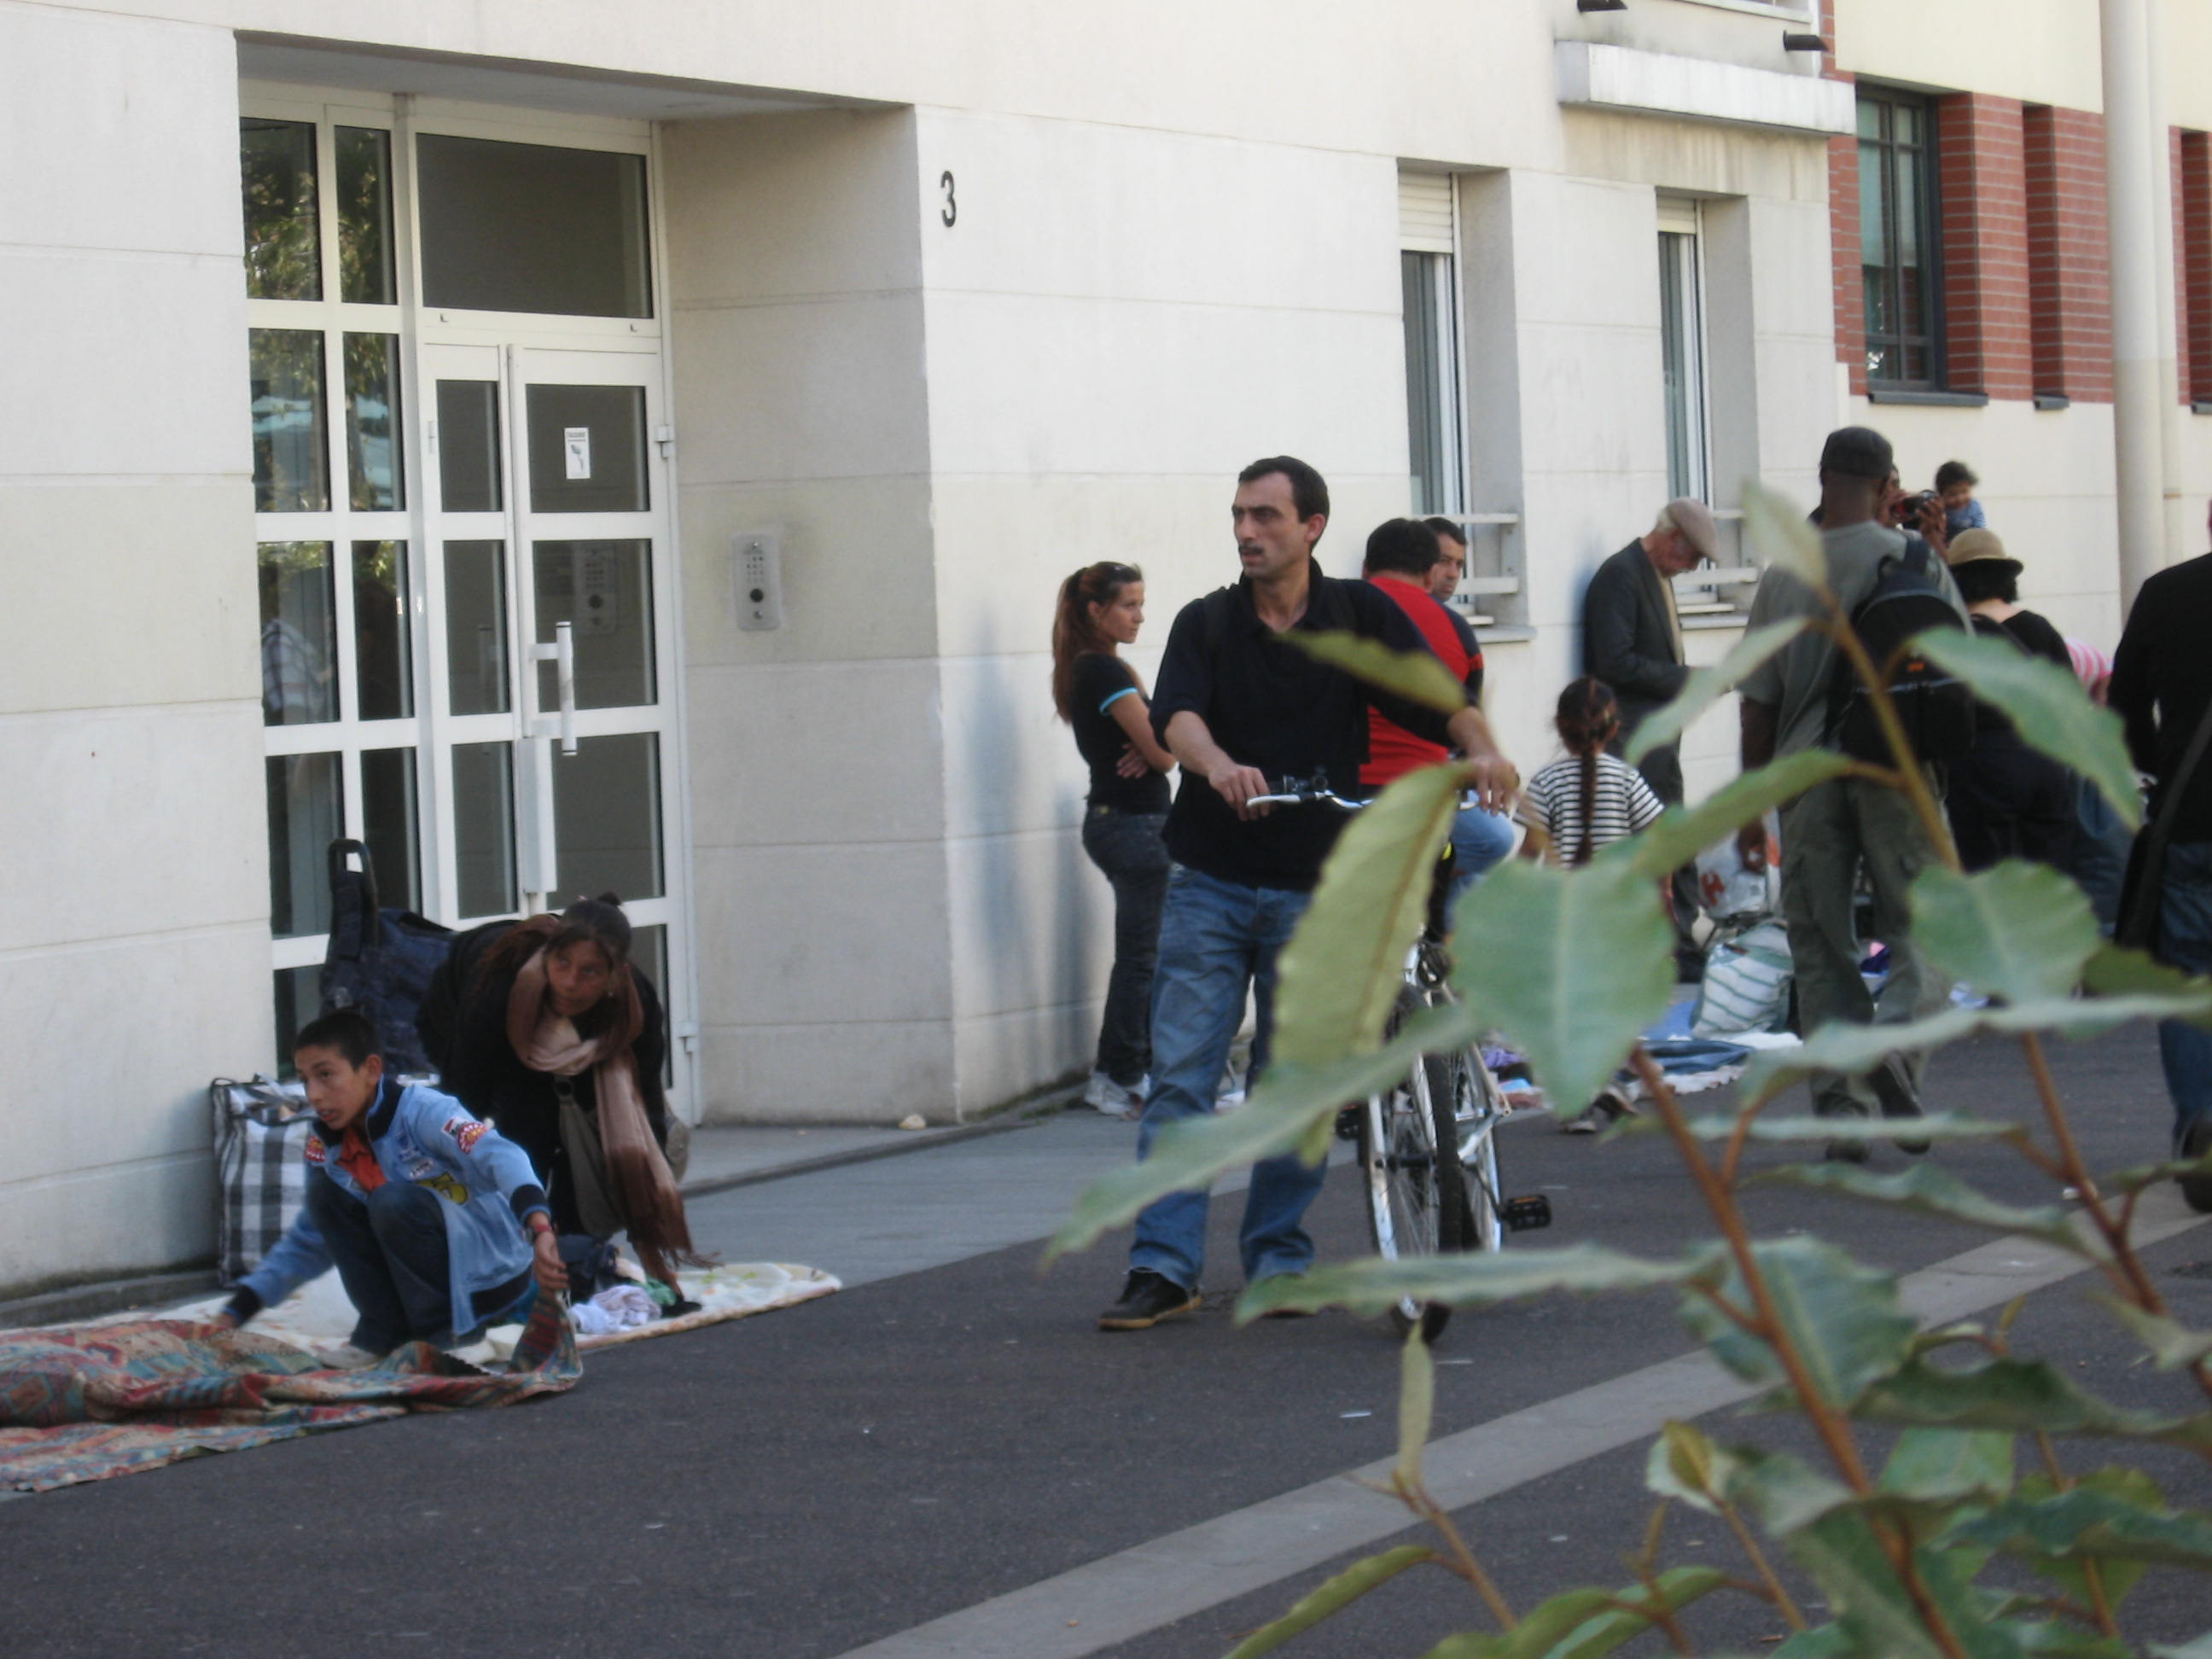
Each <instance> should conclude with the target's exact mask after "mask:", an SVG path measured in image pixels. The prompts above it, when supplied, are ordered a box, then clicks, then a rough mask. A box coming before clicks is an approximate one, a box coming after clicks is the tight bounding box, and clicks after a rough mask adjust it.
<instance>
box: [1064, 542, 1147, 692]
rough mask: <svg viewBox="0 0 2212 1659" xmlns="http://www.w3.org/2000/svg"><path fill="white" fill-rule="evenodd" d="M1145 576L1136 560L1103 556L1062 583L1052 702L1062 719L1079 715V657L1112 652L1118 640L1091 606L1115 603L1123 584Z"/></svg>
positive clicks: (1143, 578) (1124, 585)
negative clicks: (1124, 561) (1119, 561)
mask: <svg viewBox="0 0 2212 1659" xmlns="http://www.w3.org/2000/svg"><path fill="white" fill-rule="evenodd" d="M1142 580H1145V573H1144V572H1143V571H1141V570H1139V569H1138V568H1137V567H1136V566H1134V565H1133V564H1116V563H1115V562H1114V561H1113V560H1111V559H1102V560H1100V561H1099V562H1097V564H1086V565H1085V566H1084V567H1083V568H1082V569H1080V570H1079V571H1077V572H1076V573H1075V574H1073V575H1072V576H1070V577H1069V578H1068V579H1067V580H1066V581H1064V582H1062V583H1061V584H1060V602H1059V603H1058V604H1057V605H1054V607H1053V613H1052V706H1053V707H1054V708H1056V709H1058V710H1059V711H1060V719H1062V720H1073V719H1074V718H1075V659H1077V658H1078V657H1079V656H1081V655H1083V654H1084V653H1085V652H1086V651H1097V652H1102V653H1105V654H1106V655H1108V656H1111V655H1112V654H1113V652H1114V641H1111V640H1109V639H1108V638H1107V637H1106V635H1105V632H1104V630H1103V629H1101V628H1100V627H1099V626H1098V623H1097V620H1096V619H1094V618H1093V617H1092V616H1091V606H1092V605H1111V604H1113V603H1114V601H1115V600H1116V599H1120V598H1121V590H1122V589H1123V588H1125V587H1127V586H1128V585H1129V584H1130V583H1131V582H1140V581H1142Z"/></svg>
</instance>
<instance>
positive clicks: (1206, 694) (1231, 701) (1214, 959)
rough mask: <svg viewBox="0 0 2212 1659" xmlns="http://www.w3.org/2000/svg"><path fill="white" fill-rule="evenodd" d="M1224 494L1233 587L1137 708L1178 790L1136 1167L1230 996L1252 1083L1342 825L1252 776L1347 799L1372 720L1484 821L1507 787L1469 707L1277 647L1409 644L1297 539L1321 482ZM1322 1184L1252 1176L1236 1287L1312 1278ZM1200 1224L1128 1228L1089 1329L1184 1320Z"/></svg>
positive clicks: (1508, 776) (1384, 611)
mask: <svg viewBox="0 0 2212 1659" xmlns="http://www.w3.org/2000/svg"><path fill="white" fill-rule="evenodd" d="M1231 522H1232V525H1233V527H1234V529H1235V532H1236V538H1237V558H1238V560H1239V562H1241V563H1242V565H1243V577H1242V579H1241V580H1239V581H1238V582H1237V584H1236V586H1231V587H1225V588H1219V589H1217V590H1216V591H1215V592H1212V593H1209V594H1207V595H1206V597H1205V598H1203V599H1194V600H1193V601H1192V602H1191V603H1190V604H1188V605H1185V606H1184V607H1183V608H1182V611H1181V612H1180V613H1179V614H1178V615H1177V616H1176V620H1175V626H1174V629H1172V631H1171V632H1170V635H1169V636H1168V645H1167V652H1166V655H1165V657H1164V659H1163V661H1162V663H1161V665H1160V673H1159V681H1158V690H1157V693H1156V695H1155V696H1154V699H1153V702H1152V726H1153V729H1154V731H1156V732H1158V734H1159V737H1160V740H1161V742H1162V743H1163V744H1164V745H1165V746H1166V747H1167V748H1168V749H1169V750H1170V751H1171V752H1172V753H1173V754H1174V755H1175V757H1176V760H1177V761H1178V762H1180V763H1182V782H1181V784H1180V785H1179V786H1178V787H1177V789H1176V799H1175V803H1174V805H1173V806H1172V808H1171V809H1170V811H1169V814H1168V824H1167V845H1168V852H1169V854H1170V857H1172V858H1173V859H1174V860H1175V866H1174V869H1173V871H1172V872H1171V873H1170V877H1169V884H1168V896H1167V905H1166V908H1165V910H1164V912H1163V914H1162V917H1161V921H1160V945H1159V966H1158V971H1157V974H1156V976H1155V978H1154V980H1153V985H1152V1088H1151V1091H1150V1092H1149V1093H1148V1094H1147V1095H1146V1100H1145V1114H1144V1121H1143V1124H1142V1127H1140V1129H1139V1135H1138V1142H1137V1155H1138V1157H1139V1158H1143V1157H1144V1156H1145V1155H1146V1153H1147V1152H1149V1151H1150V1150H1151V1147H1152V1140H1153V1138H1154V1137H1155V1136H1157V1135H1158V1133H1159V1131H1160V1128H1161V1127H1162V1126H1163V1125H1165V1124H1168V1123H1171V1122H1174V1121H1176V1120H1178V1119H1181V1118H1186V1117H1195V1116H1198V1115H1201V1114H1203V1113H1206V1112H1207V1111H1210V1110H1211V1109H1212V1105H1213V1087H1214V1082H1215V1079H1218V1078H1219V1077H1220V1075H1221V1069H1222V1066H1223V1063H1224V1062H1225V1060H1227V1058H1228V1054H1229V1047H1230V1044H1231V1042H1232V1041H1233V1040H1234V1038H1235V1036H1236V1034H1237V1024H1238V1023H1239V1022H1240V1021H1241V1020H1242V1019H1243V1013H1244V999H1245V995H1246V994H1247V992H1248V991H1249V992H1250V993H1251V994H1252V996H1253V999H1254V1001H1255V1005H1256V1006H1257V1010H1258V1029H1257V1030H1256V1032H1255V1036H1254V1038H1253V1043H1252V1068H1251V1069H1252V1076H1253V1078H1254V1079H1255V1080H1256V1079H1257V1077H1258V1075H1259V1073H1260V1072H1261V1069H1262V1068H1263V1067H1264V1066H1265V1065H1266V1063H1267V1049H1268V1045H1269V1042H1270V1039H1271V1037H1272V1036H1273V1024H1274V989H1275V959H1276V956H1277V954H1278V952H1279V951H1280V950H1281V948H1282V946H1283V945H1284V944H1285V943H1286V942H1287V941H1288V940H1289V939H1290V936H1291V932H1292V930H1293V929H1294V928H1295V927H1297V921H1298V918H1299V917H1300V916H1301V915H1304V912H1305V908H1306V905H1307V903H1308V902H1310V899H1311V897H1312V894H1313V888H1314V884H1315V883H1316V881H1317V880H1318V879H1319V878H1320V875H1321V866H1322V860H1324V859H1326V858H1327V857H1328V851H1329V848H1330V846H1331V845H1332V844H1333V843H1334V841H1335V839H1336V836H1337V833H1338V831H1339V829H1340V828H1341V827H1342V820H1341V818H1340V816H1339V815H1338V814H1336V813H1334V812H1313V811H1285V812H1279V813H1278V812H1275V811H1273V809H1272V808H1271V807H1270V806H1269V805H1267V804H1266V803H1265V802H1255V797H1257V796H1262V795H1266V794H1267V793H1270V791H1271V790H1272V789H1273V782H1271V780H1274V779H1280V778H1283V777H1286V776H1296V777H1304V776H1309V775H1313V774H1315V773H1316V771H1318V772H1320V773H1322V774H1323V775H1326V776H1327V777H1328V780H1329V781H1330V783H1331V785H1332V786H1333V787H1336V788H1338V789H1340V790H1342V791H1343V792H1344V793H1347V794H1349V793H1354V792H1355V791H1356V790H1357V789H1358V777H1359V767H1360V763H1361V762H1362V761H1363V760H1364V759H1365V758H1366V755H1367V734H1368V710H1369V708H1370V707H1371V708H1376V709H1379V710H1381V711H1382V713H1383V714H1384V715H1385V716H1387V717H1388V718H1389V720H1393V721H1395V723H1396V724H1398V725H1399V726H1403V727H1405V728H1406V729H1407V731H1408V732H1413V734H1414V735H1415V736H1416V737H1419V738H1425V739H1427V740H1428V741H1430V742H1432V743H1443V744H1450V745H1451V746H1453V747H1454V748H1455V749H1457V750H1459V751H1460V752H1461V753H1462V755H1464V756H1465V757H1467V759H1468V765H1469V767H1470V769H1471V774H1472V776H1471V786H1472V787H1473V788H1474V791H1475V792H1476V793H1477V794H1478V795H1479V796H1480V799H1481V803H1482V805H1484V806H1485V807H1486V808H1491V809H1493V810H1495V809H1502V808H1503V807H1504V806H1506V805H1508V804H1510V800H1511V799H1512V795H1513V792H1514V789H1515V787H1516V786H1517V784H1518V783H1519V781H1520V780H1519V776H1518V775H1517V774H1516V772H1515V771H1514V769H1513V768H1512V766H1511V764H1510V763H1509V762H1508V761H1507V760H1506V759H1505V757H1504V755H1502V754H1501V753H1499V752H1498V745H1497V744H1496V742H1495V741H1494V740H1493V739H1492V737H1491V733H1490V728H1489V726H1488V724H1487V723H1486V721H1485V720H1483V717H1482V714H1481V711H1480V710H1479V709H1477V708H1473V707H1468V708H1462V709H1461V710H1460V711H1459V712H1458V713H1456V714H1453V715H1451V716H1450V717H1449V719H1447V718H1445V717H1444V716H1443V715H1442V714H1437V712H1436V711H1435V710H1433V709H1430V708H1423V707H1421V706H1420V705H1419V704H1416V703H1411V702H1407V701H1406V700H1405V699H1403V698H1401V697H1398V696H1393V695H1392V694H1391V693H1389V692H1387V691H1384V690H1381V689H1379V688H1377V687H1375V686H1371V685H1369V684H1366V683H1365V682H1364V681H1361V680H1358V679H1355V678H1352V676H1350V675H1348V674H1346V673H1344V672H1343V671H1341V670H1339V669H1336V668H1333V667H1330V666H1329V665H1327V664H1324V663H1322V662H1320V661H1318V660H1316V659H1314V658H1312V657H1310V656H1308V655H1307V654H1306V653H1304V652H1301V651H1297V650H1295V649H1293V648H1291V647H1288V646H1286V645H1285V644H1284V643H1283V642H1282V641H1281V640H1280V638H1279V635H1284V634H1286V633H1288V632H1290V631H1291V630H1292V629H1304V630H1307V631H1309V632H1314V633H1352V634H1358V635H1363V636H1364V637H1366V638H1369V639H1372V640H1376V641H1379V642H1381V643H1382V644H1384V645H1387V646H1389V647H1391V648H1392V649H1393V650H1397V651H1414V650H1421V649H1425V648H1426V647H1425V643H1424V641H1423V640H1422V638H1421V635H1420V633H1419V630H1418V629H1416V628H1415V627H1414V625H1413V623H1412V622H1411V621H1410V620H1409V619H1408V618H1407V615H1406V613H1405V611H1402V610H1401V609H1400V608H1399V607H1398V606H1397V605H1395V604H1393V603H1392V602H1391V601H1390V599H1389V598H1387V597H1386V596H1384V595H1383V593H1381V592H1378V591H1377V590H1376V589H1375V588H1374V587H1373V586H1370V585H1369V584H1367V583H1365V582H1361V581H1353V580H1338V579H1335V578H1333V577H1329V576H1326V575H1323V574H1322V572H1321V571H1320V569H1319V568H1317V567H1316V565H1315V562H1314V558H1313V550H1314V545H1315V544H1316V543H1317V542H1319V541H1320V540H1321V538H1322V532H1323V531H1324V530H1326V529H1327V528H1328V485H1327V484H1326V483H1324V482H1323V481H1322V477H1321V474H1320V473H1318V472H1316V471H1314V469H1313V468H1312V467H1310V466H1309V465H1306V463H1305V462H1304V461H1301V460H1298V459H1295V458H1293V457H1291V456H1288V455H1277V456H1271V457H1269V458H1267V459H1264V460H1258V461H1255V462H1253V463H1252V465H1249V466H1248V467H1246V468H1245V469H1244V470H1243V471H1242V472H1240V473H1239V474H1237V495H1236V499H1235V502H1234V505H1233V507H1232V508H1231ZM1325 1173H1326V1166H1325V1165H1322V1166H1316V1167H1313V1168H1309V1167H1307V1165H1306V1164H1305V1163H1304V1161H1303V1160H1302V1159H1301V1158H1298V1157H1297V1154H1296V1153H1286V1154H1285V1155H1284V1156H1282V1157H1279V1158H1268V1159H1267V1160H1265V1161H1264V1162H1262V1163H1261V1164H1257V1165H1255V1167H1254V1169H1253V1171H1252V1184H1251V1188H1250V1189H1249V1193H1248V1194H1247V1196H1246V1199H1245V1205H1244V1219H1243V1228H1242V1230H1241V1232H1240V1254H1241V1255H1242V1256H1243V1268H1244V1277H1245V1279H1246V1280H1247V1281H1248V1282H1255V1283H1256V1282H1257V1281H1258V1280H1260V1279H1268V1278H1273V1277H1274V1276H1276V1275H1278V1274H1280V1273H1303V1272H1304V1270H1305V1269H1306V1268H1307V1267H1308V1266H1310V1264H1311V1262H1312V1261H1313V1255H1314V1247H1313V1241H1312V1239H1310V1237H1307V1235H1306V1232H1305V1230H1304V1218H1305V1212H1306V1207H1307V1206H1309V1205H1310V1204H1311V1203H1312V1202H1313V1200H1314V1195H1315V1194H1316V1193H1318V1192H1319V1191H1320V1190H1321V1186H1322V1178H1323V1176H1324V1175H1325ZM1205 1252H1206V1193H1205V1192H1204V1191H1202V1190H1201V1191H1198V1192H1186V1193H1175V1194H1170V1195H1169V1196H1167V1197H1165V1198H1163V1199H1160V1200H1158V1201H1157V1202H1155V1203H1153V1204H1152V1205H1151V1206H1149V1207H1147V1208H1146V1210H1145V1211H1144V1212H1143V1213H1142V1214H1140V1215H1139V1217H1138V1218H1137V1237H1136V1240H1135V1243H1133V1245H1132V1246H1131V1249H1130V1251H1129V1276H1128V1279H1127V1282H1126V1283H1125V1284H1124V1285H1122V1289H1121V1299H1120V1300H1119V1301H1117V1302H1116V1303H1115V1304H1114V1305H1113V1306H1112V1307H1111V1308H1109V1309H1108V1310H1106V1311H1105V1312H1104V1313H1103V1314H1101V1315H1100V1316H1099V1319H1098V1324H1099V1328H1100V1329H1102V1330H1109V1331H1137V1330H1145V1329H1147V1328H1150V1327H1152V1326H1153V1325H1156V1324H1158V1322H1160V1321H1161V1320H1163V1319H1166V1318H1169V1317H1171V1316H1175V1315H1177V1314H1182V1313H1188V1312H1189V1311H1190V1310H1193V1309H1194V1308H1196V1307H1197V1306H1198V1304H1199V1276H1200V1269H1201V1268H1202V1267H1203V1266H1204V1262H1205Z"/></svg>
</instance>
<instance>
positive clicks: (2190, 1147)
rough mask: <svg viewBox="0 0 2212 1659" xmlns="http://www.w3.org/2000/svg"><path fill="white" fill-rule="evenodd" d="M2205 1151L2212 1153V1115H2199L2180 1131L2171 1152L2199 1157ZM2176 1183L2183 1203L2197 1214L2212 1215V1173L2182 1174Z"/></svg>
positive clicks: (2177, 1154)
mask: <svg viewBox="0 0 2212 1659" xmlns="http://www.w3.org/2000/svg"><path fill="white" fill-rule="evenodd" d="M2207 1153H2212V1117H2200V1118H2198V1119H2197V1120H2196V1121H2193V1122H2192V1123H2191V1124H2190V1126H2189V1127H2187V1128H2185V1129H2184V1130H2183V1131H2182V1132H2181V1134H2180V1136H2179V1139H2177V1140H2176V1141H2175V1142H2174V1148H2173V1154H2174V1156H2175V1157H2176V1158H2203V1157H2204V1156H2205V1155H2206V1154H2207ZM2178 1184H2179V1186H2180V1188H2181V1198H2182V1201H2183V1202H2184V1203H2185V1204H2186V1205H2188V1206H2189V1207H2190V1208H2191V1209H2192V1210H2194V1211H2196V1212H2197V1214H2199V1215H2212V1175H2185V1176H2180V1177H2179V1183H2178Z"/></svg>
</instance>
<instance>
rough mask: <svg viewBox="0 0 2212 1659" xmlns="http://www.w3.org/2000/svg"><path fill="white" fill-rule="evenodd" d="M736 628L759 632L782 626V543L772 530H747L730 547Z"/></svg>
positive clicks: (748, 631)
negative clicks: (735, 589)
mask: <svg viewBox="0 0 2212 1659" xmlns="http://www.w3.org/2000/svg"><path fill="white" fill-rule="evenodd" d="M731 563H732V575H733V576H734V577H735V580H736V585H737V603H738V627H739V628H740V629H744V631H745V632H747V633H759V632H762V631H763V630H765V629H771V628H781V627H782V626H783V544H782V538H780V537H779V536H778V535H777V534H776V533H775V532H774V531H772V530H754V531H748V532H746V533H745V534H744V535H742V536H739V537H738V538H737V540H736V542H735V544H733V552H732V560H731Z"/></svg>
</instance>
